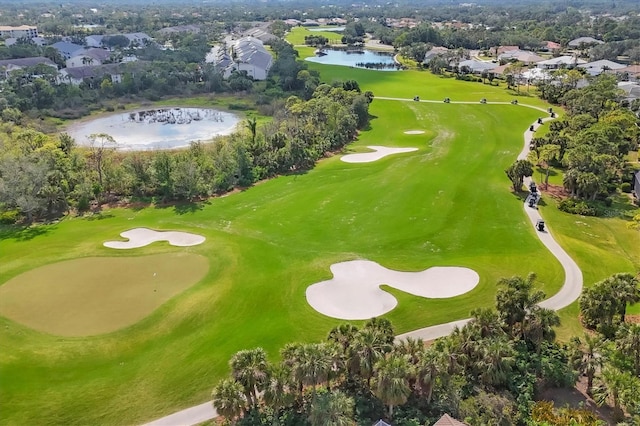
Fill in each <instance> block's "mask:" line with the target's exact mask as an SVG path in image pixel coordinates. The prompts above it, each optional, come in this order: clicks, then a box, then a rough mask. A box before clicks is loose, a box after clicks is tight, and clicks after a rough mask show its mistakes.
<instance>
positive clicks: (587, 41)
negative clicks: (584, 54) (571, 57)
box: [567, 37, 604, 47]
mask: <svg viewBox="0 0 640 426" xmlns="http://www.w3.org/2000/svg"><path fill="white" fill-rule="evenodd" d="M596 44H604V41H602V40H597V39H595V38H593V37H578V38H576V39H573V40H571V41H570V42H569V43H568V44H567V45H568V46H569V47H582V46H593V45H596Z"/></svg>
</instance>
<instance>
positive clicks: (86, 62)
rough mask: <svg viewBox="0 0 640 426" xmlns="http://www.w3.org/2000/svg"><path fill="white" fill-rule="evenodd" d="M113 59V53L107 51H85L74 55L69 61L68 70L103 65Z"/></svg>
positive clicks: (67, 62) (79, 51) (67, 63)
mask: <svg viewBox="0 0 640 426" xmlns="http://www.w3.org/2000/svg"><path fill="white" fill-rule="evenodd" d="M110 57H111V53H110V52H109V51H108V50H105V49H95V48H93V49H83V50H77V51H76V52H74V53H73V56H71V58H69V59H67V61H66V66H67V68H78V67H84V66H92V65H93V66H96V65H102V64H104V63H105V62H106V61H108V60H109V58H110Z"/></svg>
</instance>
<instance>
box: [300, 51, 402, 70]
mask: <svg viewBox="0 0 640 426" xmlns="http://www.w3.org/2000/svg"><path fill="white" fill-rule="evenodd" d="M324 52H325V53H326V55H324V56H317V55H316V56H312V57H310V58H306V60H307V61H309V62H316V63H318V64H327V65H343V66H346V67H355V68H367V67H365V66H364V65H363V64H367V63H370V64H378V63H383V64H389V65H393V64H394V61H393V53H388V52H374V51H372V50H361V51H359V52H360V53H354V52H351V51H346V50H334V49H325V50H324ZM369 69H375V70H379V71H397V69H396V68H395V67H391V68H369Z"/></svg>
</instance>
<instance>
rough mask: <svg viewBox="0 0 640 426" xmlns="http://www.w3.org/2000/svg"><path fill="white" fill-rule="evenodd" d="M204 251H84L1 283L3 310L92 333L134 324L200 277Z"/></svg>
mask: <svg viewBox="0 0 640 426" xmlns="http://www.w3.org/2000/svg"><path fill="white" fill-rule="evenodd" d="M208 269H209V262H208V261H207V258H205V257H204V256H200V255H196V254H191V253H165V254H157V255H152V256H141V257H85V258H82V259H74V260H68V261H65V262H58V263H54V264H50V265H46V266H42V267H40V268H36V269H33V270H31V271H28V272H25V273H23V274H21V275H18V276H17V277H15V278H13V279H12V280H10V281H9V282H7V283H6V284H4V285H3V286H1V287H0V315H3V316H5V317H7V318H10V319H12V320H14V321H16V322H19V323H22V324H24V325H26V326H29V327H31V328H33V329H36V330H38V331H42V332H45V333H50V334H55V335H60V336H74V337H79V336H90V335H95V334H102V333H108V332H111V331H115V330H118V329H121V328H124V327H126V326H129V325H132V324H135V323H136V322H138V321H140V320H141V319H143V318H144V317H146V316H147V315H149V314H150V313H151V312H153V311H154V310H155V309H156V308H157V307H158V306H160V305H162V304H163V303H164V302H166V301H167V300H169V299H171V298H172V297H174V296H176V295H177V294H179V293H181V292H182V291H184V290H185V289H187V288H189V287H190V286H192V285H193V284H195V283H197V282H198V281H200V280H201V279H202V278H203V277H204V276H205V274H206V273H207V271H208Z"/></svg>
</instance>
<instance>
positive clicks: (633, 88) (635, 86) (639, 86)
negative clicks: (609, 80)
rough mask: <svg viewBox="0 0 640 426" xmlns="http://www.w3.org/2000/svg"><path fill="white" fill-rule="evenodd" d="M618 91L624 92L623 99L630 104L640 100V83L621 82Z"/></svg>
mask: <svg viewBox="0 0 640 426" xmlns="http://www.w3.org/2000/svg"><path fill="white" fill-rule="evenodd" d="M618 89H621V90H622V92H623V93H622V97H623V99H624V100H626V101H628V102H633V101H635V100H636V99H640V83H634V82H632V81H621V82H619V83H618Z"/></svg>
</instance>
